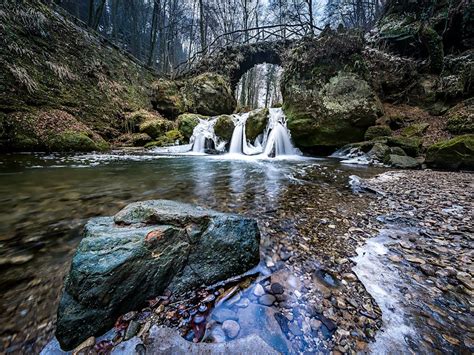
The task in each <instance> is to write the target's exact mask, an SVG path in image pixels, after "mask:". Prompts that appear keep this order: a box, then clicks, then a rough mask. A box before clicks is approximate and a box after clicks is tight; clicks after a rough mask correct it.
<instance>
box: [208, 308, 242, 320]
mask: <svg viewBox="0 0 474 355" xmlns="http://www.w3.org/2000/svg"><path fill="white" fill-rule="evenodd" d="M212 318H213V319H215V320H216V321H217V322H219V323H224V322H225V321H226V320H229V319H230V320H237V319H238V317H237V314H236V313H235V312H234V311H233V310H231V309H229V308H225V307H218V308H216V309H214V310H213V311H212Z"/></svg>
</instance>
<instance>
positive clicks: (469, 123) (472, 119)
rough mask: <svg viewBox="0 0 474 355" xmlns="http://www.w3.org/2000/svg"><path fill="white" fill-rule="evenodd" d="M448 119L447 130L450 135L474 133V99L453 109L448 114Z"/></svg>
mask: <svg viewBox="0 0 474 355" xmlns="http://www.w3.org/2000/svg"><path fill="white" fill-rule="evenodd" d="M446 118H447V122H446V129H447V130H448V131H449V132H450V133H452V134H463V133H474V99H471V100H466V102H464V103H461V104H459V105H457V106H455V107H453V108H452V109H451V110H450V111H449V112H448V113H447V114H446Z"/></svg>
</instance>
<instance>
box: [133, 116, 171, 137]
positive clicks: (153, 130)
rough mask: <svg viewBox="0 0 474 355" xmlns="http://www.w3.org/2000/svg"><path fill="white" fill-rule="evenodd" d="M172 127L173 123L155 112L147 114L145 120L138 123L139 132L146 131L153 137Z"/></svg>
mask: <svg viewBox="0 0 474 355" xmlns="http://www.w3.org/2000/svg"><path fill="white" fill-rule="evenodd" d="M173 128H174V123H173V122H171V121H168V120H166V119H164V118H163V117H161V116H159V115H155V114H151V113H150V114H149V115H148V116H147V118H146V120H145V121H144V122H143V123H142V124H140V127H139V130H140V133H146V134H148V135H149V136H150V137H151V138H153V139H155V138H158V137H160V136H162V135H164V134H165V133H166V132H167V131H169V130H172V129H173Z"/></svg>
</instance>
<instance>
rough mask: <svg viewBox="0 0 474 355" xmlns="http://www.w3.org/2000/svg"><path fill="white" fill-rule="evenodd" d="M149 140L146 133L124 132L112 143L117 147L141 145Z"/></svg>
mask: <svg viewBox="0 0 474 355" xmlns="http://www.w3.org/2000/svg"><path fill="white" fill-rule="evenodd" d="M151 140H152V139H151V137H150V136H149V135H148V134H146V133H125V134H123V135H121V136H120V137H118V138H117V139H116V140H115V141H114V144H115V145H116V146H119V147H143V146H144V145H145V144H147V143H149V142H151Z"/></svg>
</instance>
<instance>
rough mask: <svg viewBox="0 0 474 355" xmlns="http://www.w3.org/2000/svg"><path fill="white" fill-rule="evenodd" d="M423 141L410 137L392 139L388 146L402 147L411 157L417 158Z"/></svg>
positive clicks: (389, 140) (389, 139)
mask: <svg viewBox="0 0 474 355" xmlns="http://www.w3.org/2000/svg"><path fill="white" fill-rule="evenodd" d="M421 144H422V141H421V139H419V138H409V137H400V136H398V137H390V138H388V145H389V146H390V147H400V148H402V149H403V150H404V151H405V152H406V153H407V154H408V155H409V156H412V157H416V156H418V155H419V153H420V148H421Z"/></svg>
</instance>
